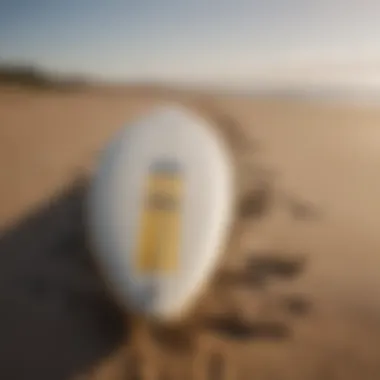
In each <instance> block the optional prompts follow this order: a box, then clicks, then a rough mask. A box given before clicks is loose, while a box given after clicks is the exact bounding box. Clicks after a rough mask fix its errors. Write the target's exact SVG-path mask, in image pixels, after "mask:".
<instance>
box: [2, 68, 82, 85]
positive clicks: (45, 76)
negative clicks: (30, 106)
mask: <svg viewBox="0 0 380 380" xmlns="http://www.w3.org/2000/svg"><path fill="white" fill-rule="evenodd" d="M86 84H87V82H86V81H85V80H84V79H82V78H68V77H60V76H58V75H53V74H49V73H47V72H46V71H44V70H42V69H38V68H37V67H35V66H32V65H17V64H1V63H0V85H15V86H22V87H28V88H32V89H41V90H44V89H46V90H49V89H50V90H60V89H70V90H71V89H74V88H75V89H76V88H78V87H82V86H84V85H86Z"/></svg>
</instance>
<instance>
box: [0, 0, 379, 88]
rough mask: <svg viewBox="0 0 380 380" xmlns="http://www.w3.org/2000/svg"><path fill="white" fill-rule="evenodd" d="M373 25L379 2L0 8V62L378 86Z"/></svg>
mask: <svg viewBox="0 0 380 380" xmlns="http://www.w3.org/2000/svg"><path fill="white" fill-rule="evenodd" d="M379 17H380V1H378V0H315V1H311V0H262V1H258V0H257V1H256V0H0V61H8V62H22V63H33V64H39V65H41V66H42V67H45V68H48V69H51V70H54V71H57V72H60V73H61V72H62V73H74V74H76V73H78V74H82V73H83V74H88V75H92V76H98V77H100V78H102V79H109V80H123V81H139V80H141V81H167V82H189V83H206V84H208V83H209V84H222V85H235V86H250V85H253V84H257V83H261V82H263V83H272V82H273V83H277V82H281V81H282V82H283V83H287V82H300V83H304V82H308V83H318V82H321V81H326V80H327V81H329V80H330V81H335V82H336V83H343V84H344V83H348V82H350V81H351V82H353V83H357V84H365V85H368V86H371V85H376V86H379V87H380V22H379ZM351 82H350V83H351Z"/></svg>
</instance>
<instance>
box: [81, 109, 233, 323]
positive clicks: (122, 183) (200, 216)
mask: <svg viewBox="0 0 380 380" xmlns="http://www.w3.org/2000/svg"><path fill="white" fill-rule="evenodd" d="M233 177H234V172H233V164H232V158H231V156H230V155H229V152H228V149H227V148H226V146H225V145H224V141H223V139H222V137H221V136H220V135H219V134H218V133H217V131H216V130H215V128H212V127H211V126H210V125H209V124H208V123H207V122H206V121H205V120H204V119H203V118H201V117H200V116H199V115H196V114H194V113H192V112H190V111H189V110H188V109H186V108H184V107H182V106H177V105H170V106H161V107H158V108H157V109H154V110H153V111H152V112H150V113H149V114H148V115H146V116H145V117H143V118H141V119H139V120H136V122H134V123H131V125H126V126H125V127H124V128H121V130H120V131H118V132H117V133H116V135H115V136H114V137H113V138H112V140H111V141H110V142H109V143H108V144H107V146H106V148H105V149H104V151H103V153H102V154H101V155H100V157H99V161H98V166H97V169H96V171H95V175H94V178H93V180H92V182H91V186H90V190H89V194H88V208H87V211H88V214H87V216H88V217H87V221H88V235H89V238H90V241H91V245H92V246H93V251H94V257H95V260H96V261H97V263H98V266H99V268H100V270H101V272H102V273H103V275H104V278H105V279H106V281H107V283H108V285H109V287H110V289H111V290H112V292H113V293H114V295H115V297H116V299H117V300H118V301H119V303H120V304H121V305H122V306H123V307H125V308H126V309H128V310H129V311H133V312H135V313H141V314H144V315H146V316H150V317H154V318H158V319H162V320H174V319H178V318H180V317H181V316H183V315H184V314H185V313H186V311H187V310H188V309H189V308H190V307H191V305H192V304H193V302H194V301H195V300H196V299H197V297H198V296H199V295H200V292H201V291H202V289H203V287H204V285H205V284H206V283H207V281H208V280H209V278H210V275H211V274H212V272H213V270H214V269H215V267H216V265H217V264H218V262H219V259H220V257H221V254H222V252H223V247H224V245H225V243H226V239H228V233H229V229H230V225H231V222H232V218H233V203H234V188H233V183H234V180H233V179H234V178H233Z"/></svg>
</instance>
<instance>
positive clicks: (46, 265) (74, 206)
mask: <svg viewBox="0 0 380 380" xmlns="http://www.w3.org/2000/svg"><path fill="white" fill-rule="evenodd" d="M86 187H87V185H86V181H85V180H79V181H76V182H75V183H73V184H71V185H70V187H69V188H68V189H67V190H66V191H65V192H63V193H62V194H59V195H57V196H56V197H55V198H54V199H53V200H51V201H50V202H49V203H48V204H45V205H44V206H42V207H41V208H40V209H38V210H36V211H35V212H33V213H32V214H31V215H29V216H27V217H26V218H25V219H24V220H21V221H20V222H19V223H18V224H17V225H15V226H13V227H12V228H10V229H9V230H8V231H5V232H3V233H2V235H1V238H0V308H1V313H0V357H1V362H0V378H1V379H17V380H18V379H28V380H30V379H39V380H45V379H46V380H52V379H55V380H59V379H67V378H69V377H71V376H73V375H74V374H76V373H78V372H82V371H83V370H85V369H86V368H88V367H90V366H92V365H93V364H95V363H96V362H97V361H98V360H99V359H101V358H102V357H104V356H105V355H107V354H109V353H110V352H111V351H112V350H113V349H115V348H116V347H117V346H118V345H119V344H120V343H121V342H120V341H121V339H122V338H123V336H125V334H124V331H123V326H124V324H123V316H122V313H121V311H120V310H119V309H118V308H117V307H116V306H115V305H114V304H113V303H112V302H111V301H110V300H109V298H108V297H107V294H106V292H105V290H104V286H102V285H103V284H102V282H101V280H100V278H99V276H97V275H96V271H94V268H93V264H92V263H91V258H90V255H89V250H88V248H87V247H86V244H85V238H84V228H83V213H82V207H83V200H84V197H85V192H86Z"/></svg>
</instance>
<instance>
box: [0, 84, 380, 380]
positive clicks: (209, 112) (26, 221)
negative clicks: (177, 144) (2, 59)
mask: <svg viewBox="0 0 380 380" xmlns="http://www.w3.org/2000/svg"><path fill="white" fill-rule="evenodd" d="M172 100H173V101H179V102H181V103H184V104H186V105H189V106H190V107H193V108H194V109H195V110H197V111H198V112H200V113H201V114H203V115H204V116H205V117H208V118H209V119H210V120H211V121H212V122H213V123H214V125H215V127H216V128H220V129H221V131H222V132H223V133H224V134H225V136H226V139H227V140H228V142H229V143H230V147H231V149H232V151H233V152H234V157H235V159H236V167H237V171H238V176H237V185H238V189H239V201H240V202H239V204H240V211H239V213H238V215H239V217H238V218H237V220H236V223H235V227H234V229H233V233H232V236H231V244H230V246H229V247H228V249H227V251H226V253H225V263H224V268H225V270H232V269H234V268H240V267H242V268H243V267H244V266H245V265H247V262H248V261H249V260H252V259H254V258H257V257H259V258H260V257H261V258H263V257H273V256H275V257H276V260H277V261H276V263H277V265H279V260H280V261H281V260H283V259H284V258H285V260H290V261H291V260H293V259H294V258H299V257H302V258H303V259H304V260H305V268H304V269H303V270H302V273H300V274H299V275H297V276H295V277H294V278H292V279H291V280H289V279H286V278H284V279H273V280H271V281H269V284H267V285H265V286H264V287H259V286H256V287H255V286H254V287H253V289H252V288H249V289H247V288H246V287H242V288H241V289H240V290H237V291H236V292H235V293H234V295H233V299H234V302H235V304H236V308H237V310H238V311H239V315H241V316H243V317H244V318H245V319H246V320H252V321H256V322H257V320H264V321H265V323H266V324H265V326H267V330H268V331H269V330H270V332H271V333H269V334H268V335H274V337H273V336H271V337H270V339H267V338H265V339H262V338H261V337H260V336H259V335H260V334H259V332H258V331H259V330H257V329H256V330H255V331H250V332H247V331H245V332H244V331H243V332H241V333H239V332H238V331H235V330H236V329H235V330H234V328H230V327H226V326H224V327H220V326H219V327H215V326H214V327H213V328H207V327H203V328H201V329H200V331H199V332H197V333H196V334H195V333H194V334H193V336H191V337H190V338H189V337H188V336H187V335H189V334H186V332H185V333H181V334H179V335H178V334H177V337H176V338H175V342H174V343H173V342H172V343H171V344H169V345H167V344H165V342H163V341H167V339H166V338H167V337H168V335H167V334H168V333H166V335H167V336H166V338H164V339H156V340H154V339H152V338H151V337H148V338H147V339H146V340H147V341H144V342H143V343H141V344H143V346H144V350H143V351H144V352H145V355H144V362H142V358H141V357H140V358H135V357H134V356H133V357H131V354H134V355H135V354H136V351H137V350H136V347H135V346H134V345H133V344H135V343H133V344H132V343H131V342H132V340H130V339H129V338H128V336H129V333H130V331H129V329H128V327H129V326H128V323H127V319H126V317H124V316H123V315H122V313H121V312H120V310H118V309H117V307H116V306H114V305H113V304H112V302H111V301H110V300H109V299H108V298H107V296H106V295H104V294H103V290H102V289H103V287H102V283H101V280H100V279H98V277H97V276H95V275H94V274H93V273H94V270H93V268H92V266H91V264H90V263H89V262H90V261H91V260H90V259H89V257H90V256H91V254H90V253H89V252H88V249H87V247H86V243H85V235H84V232H83V220H82V208H83V201H84V197H85V189H86V179H85V178H86V176H90V175H91V171H92V169H93V164H94V159H95V158H96V155H97V154H98V152H99V151H100V150H101V149H102V147H103V145H104V143H105V141H106V140H107V139H108V138H109V137H110V136H111V135H112V134H113V133H114V132H115V131H116V130H117V129H118V128H119V127H120V126H121V125H123V124H124V123H126V122H128V121H131V120H133V119H134V118H136V117H138V116H139V115H142V114H143V113H144V112H146V111H147V110H149V108H150V107H152V106H154V105H155V104H158V103H160V102H163V101H172ZM379 125H380V109H376V108H371V107H353V106H349V105H344V104H339V105H334V104H329V103H325V104H324V103H322V102H319V103H317V102H315V103H313V102H305V101H302V100H289V99H288V100H287V99H280V98H277V99H276V98H269V97H266V98H260V97H258V96H255V97H252V98H249V97H243V96H240V97H238V96H217V95H213V96H211V95H200V94H195V93H193V94H186V93H180V92H177V93H172V92H168V93H160V91H155V92H154V93H152V94H149V91H144V92H143V93H141V92H138V91H136V92H134V91H127V90H126V91H125V92H124V91H121V90H118V91H114V92H113V91H111V90H108V91H105V90H104V91H101V90H99V89H98V90H95V89H86V90H84V91H82V92H80V91H78V92H75V93H71V92H65V93H58V92H57V93H51V92H38V93H33V92H26V91H21V90H17V91H16V90H15V91H11V90H9V89H7V90H5V89H1V90H0V165H1V168H0V188H1V201H2V207H1V208H0V228H1V231H2V236H1V240H0V252H1V255H0V264H1V265H0V270H2V274H1V276H0V277H1V279H0V305H1V306H2V310H4V311H2V315H1V316H0V336H1V337H2V339H1V340H0V352H1V353H2V356H3V361H2V363H1V364H0V377H6V375H5V374H7V376H8V377H10V378H17V379H18V378H20V379H21V378H25V377H23V376H26V374H27V376H28V378H39V379H44V378H46V379H51V378H55V379H59V378H62V379H66V378H86V379H115V380H116V379H122V378H128V376H132V372H133V368H134V367H135V364H136V363H137V362H138V363H137V364H138V365H139V366H140V367H143V370H144V371H146V373H145V375H144V376H145V377H146V378H151V379H154V378H159V376H167V378H185V376H187V377H186V378H189V374H191V373H192V374H193V375H194V378H196V379H211V378H220V377H211V376H212V374H211V372H215V373H216V372H218V371H221V372H223V373H222V375H223V376H225V377H222V378H226V379H245V378H247V379H253V378H260V379H279V380H280V379H284V380H286V379H292V380H295V379H316V380H317V379H345V380H347V379H361V380H365V379H378V378H379V377H380V364H379V363H380V360H379V359H380V301H379V300H378V297H377V293H378V289H380V276H379V271H380V270H379V267H380V237H379V233H378V226H380V213H379V212H377V210H378V209H380V201H379V199H378V196H379V193H380V177H379V176H378V173H379V172H380V150H379V149H378V146H379V143H380V127H379ZM82 177H83V180H78V178H79V179H80V178H82ZM279 257H281V259H280V258H279ZM256 265H257V263H256ZM278 271H279V269H278ZM280 277H281V276H280ZM283 277H286V276H285V275H283ZM217 288H218V286H217V285H215V286H214V288H211V289H209V292H208V293H207V294H205V297H204V299H202V300H200V302H199V306H198V309H197V310H196V313H198V314H202V313H205V312H207V313H210V312H213V313H216V312H217V311H219V313H222V312H223V311H226V310H227V309H228V308H229V306H228V305H226V302H225V301H224V299H223V298H221V297H220V294H219V295H218V292H217ZM292 297H293V298H292ZM297 297H298V298H297ZM299 299H302V300H306V301H307V304H310V305H311V306H310V310H309V308H307V309H308V310H307V311H306V312H305V313H302V310H303V307H302V305H304V303H302V302H301V303H300V302H298V303H297V302H296V301H297V300H299ZM289 300H293V301H292V303H289ZM286 302H288V303H286ZM289 305H292V306H291V307H290V309H292V310H290V309H289ZM297 305H298V306H297ZM206 306H207V310H206ZM289 310H290V311H289ZM198 314H197V315H198ZM268 323H269V324H268ZM270 323H272V324H270ZM261 326H262V325H261ZM268 326H269V327H268ZM276 326H277V327H276ZM276 328H277V330H276ZM260 331H263V330H262V329H261V330H260ZM282 331H284V332H285V333H284V334H282ZM182 335H184V337H183V341H182V344H180V341H179V339H180V338H179V337H178V336H182ZM264 335H265V334H264ZM282 335H283V336H282ZM140 339H141V341H142V340H143V338H142V337H141V338H140ZM133 342H136V341H135V340H133ZM166 343H167V342H166ZM173 347H174V351H173ZM5 358H6V359H7V360H5ZM140 369H141V368H140ZM209 372H210V373H209ZM9 373H11V374H13V375H14V376H9V375H8V374H9ZM215 373H214V375H213V376H219V375H215ZM80 374H82V375H80ZM78 376H79V377H78ZM131 378H132V377H131ZM160 378H161V377H160Z"/></svg>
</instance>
